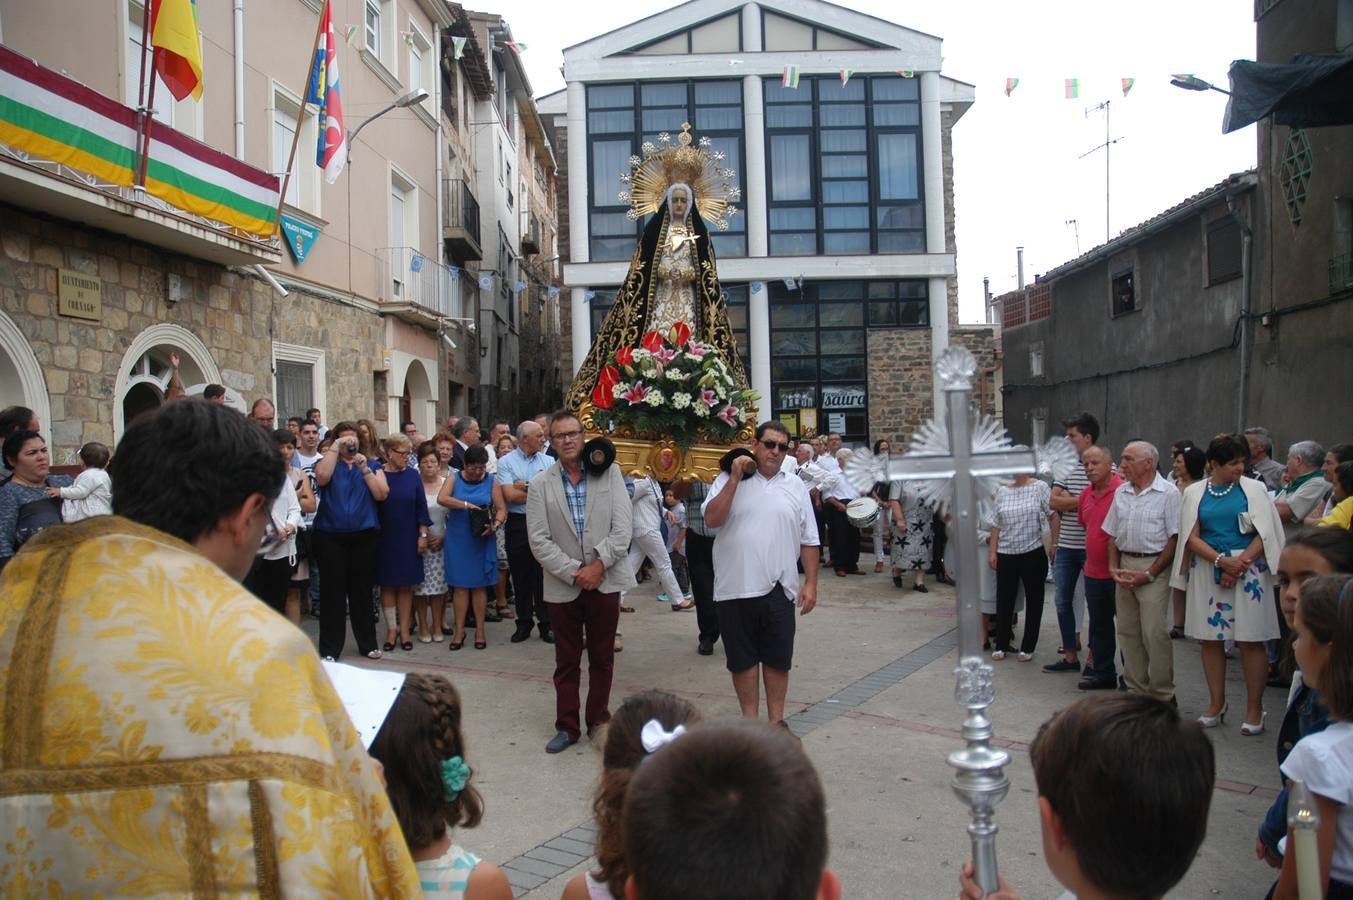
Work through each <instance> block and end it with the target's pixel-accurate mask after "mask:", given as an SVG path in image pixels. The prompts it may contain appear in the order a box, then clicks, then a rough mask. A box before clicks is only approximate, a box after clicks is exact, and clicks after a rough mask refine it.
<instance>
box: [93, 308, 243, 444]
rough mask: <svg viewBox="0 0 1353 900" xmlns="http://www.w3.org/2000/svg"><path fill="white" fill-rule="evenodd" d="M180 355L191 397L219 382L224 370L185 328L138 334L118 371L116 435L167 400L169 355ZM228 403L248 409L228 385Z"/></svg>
mask: <svg viewBox="0 0 1353 900" xmlns="http://www.w3.org/2000/svg"><path fill="white" fill-rule="evenodd" d="M171 353H177V354H178V357H179V379H180V380H181V381H182V382H183V387H184V389H185V390H186V391H187V392H188V396H190V397H192V396H194V395H200V394H201V393H202V389H203V388H204V387H205V386H207V385H208V384H219V383H220V380H221V370H220V369H219V368H218V367H217V365H216V361H215V360H214V359H212V356H211V352H210V351H208V350H207V348H206V346H205V345H204V344H203V343H202V342H201V341H200V340H198V338H197V335H195V334H193V333H192V332H191V331H189V330H188V329H186V328H182V327H180V326H178V325H170V324H165V323H161V324H158V325H152V326H151V327H149V328H147V329H146V330H145V331H143V332H141V333H140V334H139V335H137V336H136V339H135V340H133V341H132V344H131V346H130V347H128V348H127V352H126V353H125V354H124V355H123V357H122V365H121V367H119V369H118V373H117V388H116V390H117V399H116V405H115V409H114V415H113V431H114V436H115V437H117V438H121V436H122V432H123V431H124V430H126V427H127V426H128V425H129V424H131V422H132V420H133V419H135V418H136V417H137V416H138V415H140V414H141V413H143V412H146V411H147V410H150V409H155V408H156V407H158V406H160V404H162V403H163V402H164V393H165V389H166V388H167V387H168V386H169V379H170V376H171V374H172V369H171V367H170V364H169V355H170V354H171ZM226 405H228V406H231V407H234V408H235V409H238V410H239V411H241V412H245V411H246V410H247V407H246V405H245V402H244V398H243V397H242V396H240V394H239V392H237V391H235V390H233V389H232V388H230V387H228V386H227V387H226Z"/></svg>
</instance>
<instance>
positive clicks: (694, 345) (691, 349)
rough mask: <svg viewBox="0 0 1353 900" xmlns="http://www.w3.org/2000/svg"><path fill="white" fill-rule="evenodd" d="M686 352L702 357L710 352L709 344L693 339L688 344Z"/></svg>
mask: <svg viewBox="0 0 1353 900" xmlns="http://www.w3.org/2000/svg"><path fill="white" fill-rule="evenodd" d="M686 352H687V353H689V354H690V355H691V356H694V357H697V358H699V357H702V356H704V355H705V354H706V353H708V352H709V345H708V344H702V343H700V342H699V341H691V342H690V343H689V344H687V345H686Z"/></svg>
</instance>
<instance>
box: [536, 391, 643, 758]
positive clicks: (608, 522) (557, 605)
mask: <svg viewBox="0 0 1353 900" xmlns="http://www.w3.org/2000/svg"><path fill="white" fill-rule="evenodd" d="M549 434H550V446H551V447H553V448H554V449H555V451H556V452H557V453H558V454H559V461H558V462H556V463H555V464H554V465H552V466H550V467H549V468H548V469H546V470H545V471H544V472H541V473H540V474H539V475H537V476H536V477H535V478H533V479H531V487H530V490H528V491H527V495H526V497H527V499H526V531H527V535H528V537H529V539H530V542H531V553H532V554H534V556H535V558H536V560H537V561H539V562H540V566H541V568H542V569H543V570H544V579H545V584H544V600H545V606H546V608H547V609H548V610H549V614H550V625H551V626H552V627H553V629H554V638H555V642H554V698H555V700H554V702H555V723H554V724H555V729H556V731H557V733H556V734H555V736H554V737H553V738H552V739H551V740H550V742H549V743H548V744H546V745H545V752H546V753H559V752H561V751H563V750H565V749H567V748H568V747H569V746H571V745H572V744H575V743H577V742H578V738H579V736H580V734H581V728H580V725H579V722H578V708H579V700H578V686H579V682H580V681H581V674H582V672H581V666H580V664H581V661H582V650H583V638H584V635H585V636H586V639H587V673H588V679H587V681H588V685H587V710H586V722H587V733H588V736H589V737H590V736H592V734H593V733H594V731H595V729H597V728H598V727H600V726H602V725H605V724H606V722H608V721H609V720H610V718H611V711H610V702H611V675H612V672H613V671H614V668H615V630H616V624H617V622H618V621H619V619H620V592H621V591H624V590H626V589H628V588H632V587H634V586H635V581H634V572H633V571H632V570H631V569H630V565H629V545H630V536H631V531H632V515H631V511H630V497H629V492H628V491H627V490H626V489H625V479H624V477H623V476H622V475H621V474H620V467H619V466H617V465H615V464H611V466H610V467H609V468H607V469H606V470H605V471H603V472H601V473H600V474H594V473H591V472H588V471H587V470H585V469H584V468H583V465H582V449H583V426H582V423H581V422H579V421H578V417H577V416H575V415H574V414H573V413H570V412H567V411H561V412H557V413H555V414H554V416H552V417H551V419H550V429H549Z"/></svg>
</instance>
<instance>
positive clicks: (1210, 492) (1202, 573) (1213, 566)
mask: <svg viewBox="0 0 1353 900" xmlns="http://www.w3.org/2000/svg"><path fill="white" fill-rule="evenodd" d="M1207 460H1208V462H1210V463H1211V464H1212V471H1211V474H1210V475H1209V477H1207V478H1204V479H1202V480H1201V481H1197V482H1194V483H1193V484H1191V485H1189V486H1188V488H1187V489H1186V490H1185V491H1184V499H1183V502H1182V504H1181V508H1180V530H1179V533H1180V536H1181V537H1184V538H1185V540H1184V542H1183V546H1182V547H1181V549H1180V550H1179V551H1178V552H1177V554H1176V565H1175V576H1174V578H1173V579H1172V581H1171V585H1172V586H1173V587H1176V588H1183V589H1184V590H1185V591H1186V593H1185V609H1184V632H1185V634H1187V635H1188V636H1189V637H1191V638H1194V639H1195V640H1197V641H1199V642H1200V644H1201V647H1202V656H1203V674H1204V677H1205V678H1206V679H1207V690H1208V694H1209V703H1208V707H1207V710H1206V711H1204V713H1203V714H1202V715H1201V716H1199V717H1198V724H1199V725H1201V726H1203V727H1204V728H1213V727H1216V726H1217V725H1220V724H1221V723H1222V722H1223V720H1224V718H1225V715H1226V709H1227V706H1226V654H1225V650H1224V645H1225V642H1226V641H1227V640H1234V641H1235V642H1236V646H1237V647H1238V648H1239V649H1240V658H1241V668H1242V669H1243V670H1244V673H1245V688H1246V694H1247V698H1246V701H1247V702H1246V706H1245V719H1244V723H1243V724H1242V725H1241V733H1242V734H1245V735H1255V734H1260V733H1262V732H1263V730H1264V711H1263V697H1264V686H1265V682H1266V681H1267V679H1268V656H1267V654H1266V653H1265V651H1264V641H1266V640H1269V639H1270V638H1276V637H1277V636H1278V615H1277V609H1276V608H1275V606H1274V602H1273V596H1274V595H1273V573H1272V572H1271V570H1270V564H1269V560H1275V561H1276V560H1277V558H1278V557H1279V556H1280V555H1281V554H1282V547H1283V531H1282V524H1281V523H1280V522H1279V521H1278V514H1277V510H1276V509H1275V508H1274V506H1273V501H1272V500H1270V499H1269V497H1268V494H1267V492H1266V491H1265V490H1264V485H1263V484H1262V483H1261V482H1258V481H1255V480H1254V479H1252V478H1245V477H1244V471H1245V457H1244V455H1243V453H1242V451H1241V449H1240V447H1239V445H1238V444H1237V442H1236V440H1235V439H1234V438H1232V437H1230V436H1223V437H1219V438H1217V439H1215V440H1214V441H1212V443H1211V444H1210V445H1209V446H1208V448H1207Z"/></svg>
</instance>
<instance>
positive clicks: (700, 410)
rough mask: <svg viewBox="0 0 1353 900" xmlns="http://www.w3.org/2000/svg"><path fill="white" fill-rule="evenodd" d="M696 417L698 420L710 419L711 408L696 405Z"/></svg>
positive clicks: (701, 404)
mask: <svg viewBox="0 0 1353 900" xmlns="http://www.w3.org/2000/svg"><path fill="white" fill-rule="evenodd" d="M695 417H696V418H697V419H706V418H709V407H708V406H706V405H705V404H703V403H697V404H695Z"/></svg>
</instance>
